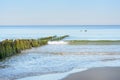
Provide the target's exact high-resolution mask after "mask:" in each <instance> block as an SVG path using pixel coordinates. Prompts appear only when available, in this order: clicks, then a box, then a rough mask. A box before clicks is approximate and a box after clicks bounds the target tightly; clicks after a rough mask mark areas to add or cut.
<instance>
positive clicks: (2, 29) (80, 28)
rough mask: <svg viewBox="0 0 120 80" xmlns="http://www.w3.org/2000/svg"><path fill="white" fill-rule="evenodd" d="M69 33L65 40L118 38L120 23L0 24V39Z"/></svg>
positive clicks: (119, 35) (119, 36) (119, 38)
mask: <svg viewBox="0 0 120 80" xmlns="http://www.w3.org/2000/svg"><path fill="white" fill-rule="evenodd" d="M66 34H67V35H70V37H69V38H67V40H120V25H111V26H108V25H106V26H100V25H94V26H92V25H88V26H87V25H66V26H65V25H63V26H62V25H61V26H58V25H56V26H55V25H54V26H52V25H51V26H42V25H41V26H0V39H1V40H3V39H6V38H9V39H15V38H39V37H45V36H51V35H58V36H59V35H66Z"/></svg>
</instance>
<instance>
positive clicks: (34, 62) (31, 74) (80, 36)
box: [0, 25, 120, 80]
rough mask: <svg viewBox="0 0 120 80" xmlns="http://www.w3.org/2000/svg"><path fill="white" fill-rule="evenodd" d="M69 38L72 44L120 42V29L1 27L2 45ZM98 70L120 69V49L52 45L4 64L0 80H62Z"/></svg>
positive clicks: (12, 57) (104, 27) (27, 51)
mask: <svg viewBox="0 0 120 80" xmlns="http://www.w3.org/2000/svg"><path fill="white" fill-rule="evenodd" d="M54 35H56V36H62V35H69V37H68V38H65V39H64V40H62V41H68V42H69V41H71V40H112V41H113V40H114V41H116V40H120V25H30V26H29V25H25V26H23V25H22V26H15V25H14V26H0V41H2V40H5V39H37V38H41V37H47V36H54ZM95 67H120V45H119V44H118V45H117V44H110V45H107V44H102V45H100V44H99V45H94V44H87V45H84V44H82V45H80V44H69V43H67V44H48V45H45V46H42V47H37V48H32V49H29V50H25V51H22V53H21V54H17V55H14V56H11V57H8V58H6V59H4V60H1V61H0V80H33V79H36V80H60V79H62V78H64V77H66V76H67V75H69V74H71V73H74V72H77V71H83V70H87V69H90V68H95Z"/></svg>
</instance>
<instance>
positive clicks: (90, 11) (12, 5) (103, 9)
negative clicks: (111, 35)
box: [0, 0, 120, 25]
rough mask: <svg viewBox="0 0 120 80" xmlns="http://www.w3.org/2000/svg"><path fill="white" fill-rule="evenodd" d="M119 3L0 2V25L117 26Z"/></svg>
mask: <svg viewBox="0 0 120 80" xmlns="http://www.w3.org/2000/svg"><path fill="white" fill-rule="evenodd" d="M119 24H120V0H0V25H119Z"/></svg>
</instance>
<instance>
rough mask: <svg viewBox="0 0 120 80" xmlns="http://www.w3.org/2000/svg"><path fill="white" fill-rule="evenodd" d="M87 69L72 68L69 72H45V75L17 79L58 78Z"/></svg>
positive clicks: (48, 79)
mask: <svg viewBox="0 0 120 80" xmlns="http://www.w3.org/2000/svg"><path fill="white" fill-rule="evenodd" d="M84 70H87V69H73V70H71V71H69V72H64V73H54V74H47V75H41V76H32V77H26V78H21V79H17V80H60V79H63V78H65V77H66V76H68V75H69V74H72V73H76V72H80V71H84Z"/></svg>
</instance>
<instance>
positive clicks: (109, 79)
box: [61, 67, 120, 80]
mask: <svg viewBox="0 0 120 80" xmlns="http://www.w3.org/2000/svg"><path fill="white" fill-rule="evenodd" d="M61 80H120V67H98V68H91V69H88V70H85V71H82V72H77V73H73V74H70V75H68V76H67V77H65V78H63V79H61Z"/></svg>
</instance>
